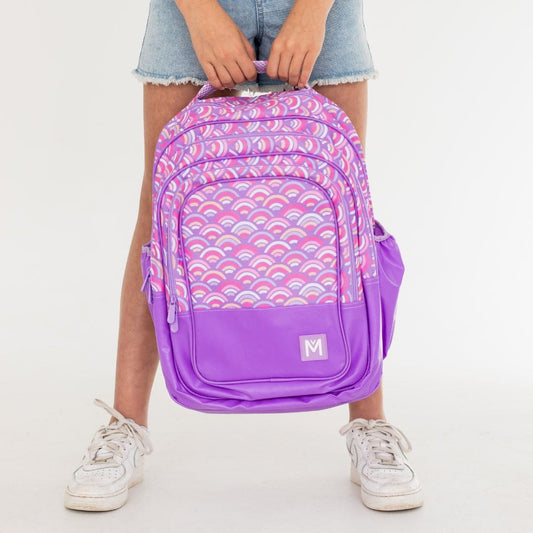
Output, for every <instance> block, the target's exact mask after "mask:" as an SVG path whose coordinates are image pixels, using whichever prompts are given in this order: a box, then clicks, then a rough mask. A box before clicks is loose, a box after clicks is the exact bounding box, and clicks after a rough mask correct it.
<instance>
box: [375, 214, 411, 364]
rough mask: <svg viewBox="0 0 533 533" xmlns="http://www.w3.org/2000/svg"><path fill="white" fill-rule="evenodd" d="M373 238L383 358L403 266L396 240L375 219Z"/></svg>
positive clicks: (386, 350)
mask: <svg viewBox="0 0 533 533" xmlns="http://www.w3.org/2000/svg"><path fill="white" fill-rule="evenodd" d="M374 239H375V241H376V252H377V259H378V269H379V292H380V297H381V321H382V336H383V337H382V338H383V358H385V357H386V356H387V352H388V350H389V348H390V345H391V342H392V336H393V333H394V323H395V318H396V304H397V301H398V293H399V291H400V285H401V283H402V278H403V274H404V271H405V266H404V264H403V261H402V256H401V254H400V249H399V247H398V244H397V243H396V240H395V239H394V237H393V236H392V235H391V234H390V233H389V232H388V231H387V230H386V229H385V228H384V227H383V225H382V224H381V223H380V222H378V221H377V220H375V225H374Z"/></svg>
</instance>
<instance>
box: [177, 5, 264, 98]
mask: <svg viewBox="0 0 533 533" xmlns="http://www.w3.org/2000/svg"><path fill="white" fill-rule="evenodd" d="M175 3H176V5H177V6H178V8H179V10H180V11H181V13H182V14H183V18H184V19H185V22H186V23H187V28H188V29H189V33H190V36H191V41H192V45H193V48H194V51H195V52H196V56H197V57H198V61H199V62H200V65H202V68H203V69H204V71H205V74H206V76H207V79H208V80H209V83H210V84H211V85H212V86H213V87H215V88H216V89H224V88H233V87H234V86H235V85H236V84H237V83H243V82H244V81H246V80H249V81H253V80H255V79H256V76H257V70H256V68H255V66H254V64H253V63H252V60H254V59H255V50H254V48H253V47H252V45H251V44H250V43H249V41H248V39H247V38H246V37H245V35H244V33H243V32H242V31H241V29H240V28H239V27H238V26H237V24H235V22H234V21H233V19H232V18H231V17H230V16H229V15H228V14H227V13H226V12H225V11H224V9H223V8H222V7H221V6H220V4H219V3H218V1H217V0H175Z"/></svg>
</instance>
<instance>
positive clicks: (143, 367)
mask: <svg viewBox="0 0 533 533" xmlns="http://www.w3.org/2000/svg"><path fill="white" fill-rule="evenodd" d="M199 89H200V87H199V86H197V85H193V84H191V83H187V84H171V85H168V86H167V85H155V84H152V83H145V84H144V86H143V100H144V104H143V105H144V158H145V165H144V178H143V182H142V188H141V197H140V202H139V212H138V217H137V224H136V226H135V231H134V233H133V238H132V241H131V246H130V251H129V254H128V259H127V262H126V269H125V272H124V280H123V283H122V294H121V301H120V323H119V335H118V351H117V360H116V374H115V401H114V407H115V409H117V410H118V411H119V412H120V413H122V414H123V415H124V416H125V417H127V418H133V420H135V422H137V423H138V424H141V425H144V426H145V425H147V418H148V401H149V398H150V392H151V390H152V384H153V380H154V376H155V372H156V370H157V366H158V362H159V357H158V353H157V346H156V342H155V335H154V327H153V323H152V319H151V317H150V312H149V310H148V305H147V302H146V296H145V294H144V293H143V292H141V291H140V288H141V285H142V275H141V266H140V264H141V263H140V261H141V247H142V245H143V244H144V243H146V242H148V241H149V240H150V232H151V209H152V204H151V191H152V165H153V160H154V151H155V145H156V142H157V138H158V136H159V133H160V132H161V130H162V129H163V127H164V126H165V124H166V123H167V122H168V121H169V120H170V119H171V118H172V117H173V116H174V115H176V114H177V113H178V112H179V111H180V110H181V109H183V108H184V107H185V106H186V105H187V104H188V103H189V101H190V100H191V99H192V98H193V97H194V95H195V94H196V93H197V92H198V90H199ZM223 94H225V95H230V94H233V93H232V92H231V91H230V90H226V91H216V92H214V93H212V96H220V95H223ZM112 420H113V418H111V421H112Z"/></svg>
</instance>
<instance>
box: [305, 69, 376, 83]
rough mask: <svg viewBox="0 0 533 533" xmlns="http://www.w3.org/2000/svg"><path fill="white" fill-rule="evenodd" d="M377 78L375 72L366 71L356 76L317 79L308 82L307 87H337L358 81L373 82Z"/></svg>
mask: <svg viewBox="0 0 533 533" xmlns="http://www.w3.org/2000/svg"><path fill="white" fill-rule="evenodd" d="M378 76H379V72H378V71H377V70H368V71H366V72H358V73H357V74H348V75H347V76H339V77H337V78H318V79H315V80H312V81H309V85H310V86H311V87H313V86H314V85H339V83H354V82H358V81H365V80H374V79H376V78H377V77H378Z"/></svg>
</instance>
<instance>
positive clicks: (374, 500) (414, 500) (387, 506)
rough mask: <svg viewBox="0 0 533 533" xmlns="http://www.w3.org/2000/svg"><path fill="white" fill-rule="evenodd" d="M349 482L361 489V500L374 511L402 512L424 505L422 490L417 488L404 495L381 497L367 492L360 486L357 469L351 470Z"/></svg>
mask: <svg viewBox="0 0 533 533" xmlns="http://www.w3.org/2000/svg"><path fill="white" fill-rule="evenodd" d="M350 480H351V482H352V483H355V484H356V485H359V486H360V487H361V500H362V501H363V503H364V504H365V505H366V506H367V507H368V508H370V509H373V510H375V511H403V510H405V509H415V508H417V507H421V506H422V505H423V503H424V498H423V495H422V489H421V488H418V489H416V490H414V491H411V492H406V493H404V494H394V495H392V496H383V495H378V494H373V493H372V492H369V491H367V490H366V489H365V488H364V487H363V486H362V485H361V480H360V478H359V472H358V471H357V468H355V467H354V466H353V463H352V468H351V473H350Z"/></svg>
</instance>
